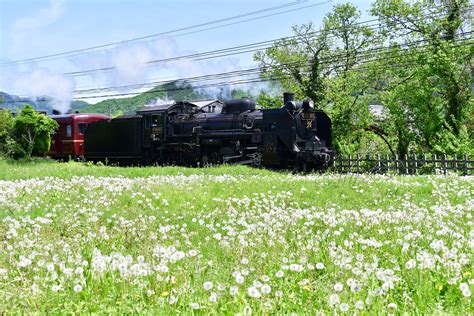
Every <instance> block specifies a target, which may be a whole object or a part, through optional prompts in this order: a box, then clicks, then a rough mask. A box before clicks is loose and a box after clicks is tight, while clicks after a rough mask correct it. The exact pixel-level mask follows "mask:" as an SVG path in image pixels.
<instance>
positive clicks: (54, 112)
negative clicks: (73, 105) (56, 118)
mask: <svg viewBox="0 0 474 316" xmlns="http://www.w3.org/2000/svg"><path fill="white" fill-rule="evenodd" d="M60 114H62V113H61V111H58V110H56V109H53V115H60Z"/></svg>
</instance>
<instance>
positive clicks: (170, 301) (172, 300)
mask: <svg viewBox="0 0 474 316" xmlns="http://www.w3.org/2000/svg"><path fill="white" fill-rule="evenodd" d="M177 300H178V299H177V298H176V296H172V295H171V296H170V297H169V299H168V303H170V304H171V305H173V304H174V303H176V301H177Z"/></svg>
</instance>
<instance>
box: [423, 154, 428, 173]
mask: <svg viewBox="0 0 474 316" xmlns="http://www.w3.org/2000/svg"><path fill="white" fill-rule="evenodd" d="M427 164H428V159H427V157H426V154H423V170H426V169H427V168H426V165H427Z"/></svg>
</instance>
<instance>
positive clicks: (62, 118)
mask: <svg viewBox="0 0 474 316" xmlns="http://www.w3.org/2000/svg"><path fill="white" fill-rule="evenodd" d="M51 118H52V119H53V120H55V121H56V122H58V124H59V129H58V130H57V131H56V133H55V134H53V135H52V136H51V148H50V149H49V153H48V155H49V156H51V157H53V158H59V159H68V158H80V157H83V156H84V132H85V130H86V128H87V125H89V124H91V123H95V122H98V121H107V120H110V117H109V116H107V115H102V114H82V113H73V114H61V115H51Z"/></svg>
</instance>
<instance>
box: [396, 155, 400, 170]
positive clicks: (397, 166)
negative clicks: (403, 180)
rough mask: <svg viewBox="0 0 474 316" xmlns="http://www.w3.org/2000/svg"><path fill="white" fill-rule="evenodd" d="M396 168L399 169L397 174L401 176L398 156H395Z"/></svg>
mask: <svg viewBox="0 0 474 316" xmlns="http://www.w3.org/2000/svg"><path fill="white" fill-rule="evenodd" d="M395 168H397V174H400V166H399V165H398V154H395Z"/></svg>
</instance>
